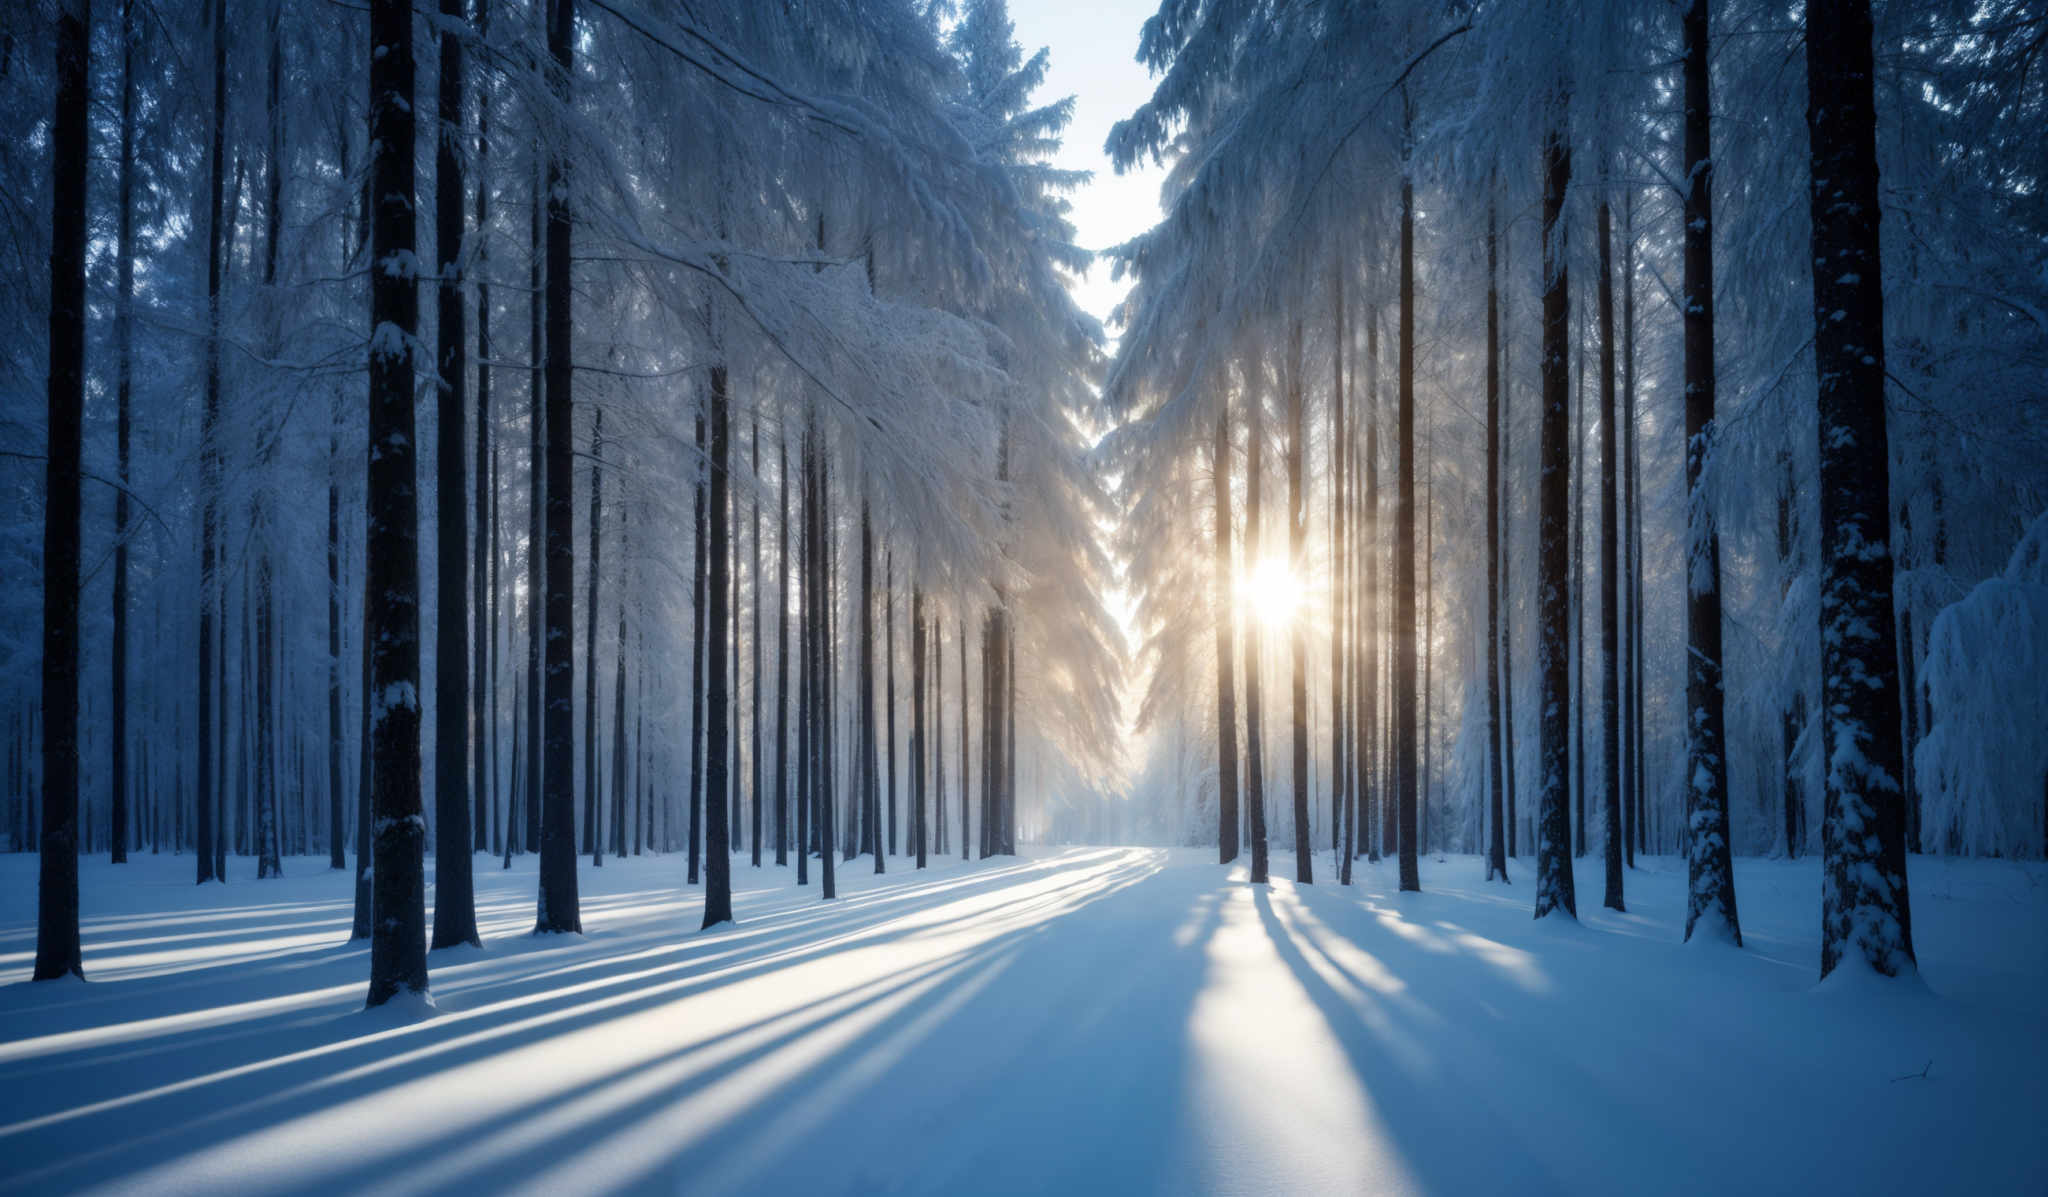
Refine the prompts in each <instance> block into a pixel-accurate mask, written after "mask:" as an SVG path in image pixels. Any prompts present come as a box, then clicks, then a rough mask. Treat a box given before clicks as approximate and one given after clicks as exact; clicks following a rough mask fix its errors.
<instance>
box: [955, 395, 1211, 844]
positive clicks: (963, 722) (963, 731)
mask: <svg viewBox="0 0 2048 1197" xmlns="http://www.w3.org/2000/svg"><path fill="white" fill-rule="evenodd" d="M1210 461H1211V468H1210V473H1211V479H1212V482H1213V484H1214V488H1215V495H1216V839H1217V856H1218V860H1219V861H1220V862H1221V863H1223V864H1229V863H1230V862H1231V861H1233V860H1236V859H1237V850H1238V846H1237V691H1236V679H1235V678H1234V676H1233V674H1234V673H1235V671H1236V658H1237V645H1236V642H1235V641H1236V637H1235V635H1234V631H1235V629H1234V621H1235V619H1236V618H1237V607H1236V603H1235V602H1234V596H1235V592H1236V587H1237V577H1236V574H1235V573H1234V571H1233V569H1232V566H1231V561H1230V399H1229V396H1228V395H1227V394H1226V395H1219V396H1218V397H1217V400H1216V437H1215V442H1214V445H1213V449H1212V452H1211V457H1210ZM963 651H964V649H963ZM961 680H962V683H963V684H964V683H965V681H966V674H965V673H964V672H963V673H962V674H961ZM966 730H967V729H966V723H965V721H964V719H963V721H962V724H961V734H962V735H965V734H966Z"/></svg>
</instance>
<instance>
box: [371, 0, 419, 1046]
mask: <svg viewBox="0 0 2048 1197" xmlns="http://www.w3.org/2000/svg"><path fill="white" fill-rule="evenodd" d="M412 23H413V14H412V6H411V5H410V4H407V3H404V2H403V0H372V3H371V6H370V45H371V47H372V49H371V53H370V147H371V149H370V194H371V196H372V197H373V198H372V207H371V211H372V213H373V217H372V222H371V226H370V257H371V270H370V327H371V328H372V329H373V330H375V331H374V332H373V333H372V335H371V337H370V416H369V486H368V505H367V509H366V512H365V521H366V522H365V527H366V535H367V539H366V542H365V548H366V551H365V553H364V557H365V564H366V566H367V575H368V595H369V597H368V601H367V606H366V609H365V611H364V619H363V635H364V638H365V640H366V641H367V642H368V644H369V646H370V649H369V652H370V685H369V690H370V693H371V694H373V695H375V696H376V697H375V700H374V702H373V703H372V706H371V711H370V721H369V727H368V735H369V737H370V740H371V758H372V781H371V787H372V795H373V798H372V802H373V806H374V812H375V816H376V820H375V825H374V827H373V834H374V836H375V840H376V848H375V859H376V862H377V867H376V874H375V879H374V881H373V883H372V884H373V886H374V889H375V893H374V896H373V905H374V909H375V911H376V917H375V919H373V920H372V927H371V934H370V992H369V998H368V1002H367V1004H368V1005H370V1006H381V1005H383V1004H384V1003H385V1002H387V1001H389V1000H391V999H392V998H393V997H396V996H398V995H399V994H403V993H416V994H420V995H422V996H424V995H425V994H426V992H427V920H426V862H425V853H426V841H427V836H426V826H425V820H424V817H423V816H424V813H425V812H424V808H423V806H422V804H421V801H420V699H419V693H420V616H419V592H420V576H419V497H418V492H417V491H416V490H415V489H414V487H415V480H416V478H417V476H418V474H417V470H418V465H417V460H416V456H415V448H414V446H415V445H416V443H417V442H416V441H415V439H414V436H413V432H414V427H413V422H414V421H413V415H414V413H413V407H414V397H413V396H414V386H413V377H414V375H413V369H414V366H413V351H412V346H413V344H414V339H415V338H416V337H417V336H418V333H419V323H420V309H419V279H418V266H417V264H416V261H417V260H416V255H415V252H414V251H415V248H416V245H417V240H416V229H415V222H416V219H417V217H416V214H415V210H414V206H413V198H414V187H413V179H414V169H415V168H414V165H413V139H414V117H413V113H414V110H415V104H414V87H413V72H414V62H413V38H412Z"/></svg>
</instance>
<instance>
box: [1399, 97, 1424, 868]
mask: <svg viewBox="0 0 2048 1197" xmlns="http://www.w3.org/2000/svg"><path fill="white" fill-rule="evenodd" d="M1402 107H1403V112H1402V120H1401V123H1402V129H1403V136H1404V138H1405V137H1406V130H1407V129H1408V127H1409V122H1410V117H1409V111H1408V107H1407V101H1406V97H1403V104H1402ZM1400 403H1401V410H1400V414H1399V415H1398V416H1397V417H1396V420H1397V423H1396V426H1395V428H1396V432H1395V436H1396V446H1397V447H1396V453H1397V455H1398V457H1399V466H1400V487H1399V489H1398V490H1397V491H1396V492H1395V500H1394V596H1393V597H1394V603H1393V608H1394V756H1395V762H1394V767H1395V783H1394V798H1395V802H1396V803H1397V804H1398V805H1397V810H1396V813H1397V817H1398V818H1399V820H1400V849H1401V862H1400V867H1401V888H1402V889H1403V890H1419V889H1421V888H1422V875H1421V872H1420V868H1419V866H1418V864H1417V861H1416V858H1415V852H1416V846H1417V845H1416V826H1415V782H1416V773H1415V649H1416V643H1415V180H1414V177H1413V167H1412V165H1411V164H1410V163H1409V162H1408V160H1407V156H1406V155H1405V154H1404V157H1403V161H1402V167H1401V399H1400Z"/></svg>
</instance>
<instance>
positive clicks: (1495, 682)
mask: <svg viewBox="0 0 2048 1197" xmlns="http://www.w3.org/2000/svg"><path fill="white" fill-rule="evenodd" d="M1498 219H1499V218H1498V214H1497V212H1496V210H1495V205H1494V198H1493V194H1492V191H1491V189H1490V188H1489V190H1488V194H1487V199H1486V744H1487V752H1486V812H1487V823H1488V826H1487V836H1486V879H1487V880H1488V881H1491V880H1493V878H1494V875H1495V874H1499V876H1500V879H1501V881H1502V882H1503V883H1506V882H1507V880H1508V857H1507V846H1506V839H1505V838H1504V836H1503V819H1502V813H1503V812H1502V809H1501V772H1502V757H1501V753H1502V748H1501V652H1500V631H1501V629H1500V587H1501V576H1500V562H1501V548H1502V546H1501V536H1500V488H1501V476H1500V465H1501V463H1500V447H1501V435H1500V433H1501V405H1500V244H1499V238H1498V231H1497V230H1498Z"/></svg>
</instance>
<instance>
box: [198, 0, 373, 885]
mask: <svg viewBox="0 0 2048 1197" xmlns="http://www.w3.org/2000/svg"><path fill="white" fill-rule="evenodd" d="M209 20H210V22H211V25H212V29H213V37H212V41H213V110H212V116H211V119H210V123H209V124H208V126H207V130H208V133H207V147H208V148H207V157H206V171H207V206H206V212H207V217H206V384H205V397H204V398H203V400H202V401H201V407H200V416H199V443H200V448H199V452H200V459H199V472H200V490H201V493H202V495H203V498H202V499H201V503H202V506H203V510H202V513H201V515H200V517H199V527H200V533H199V735H198V745H197V747H198V749H199V776H198V791H197V793H195V794H194V795H193V799H192V800H193V816H194V818H193V831H194V843H195V845H196V847H197V848H198V851H197V852H196V853H194V856H195V857H196V858H197V859H196V862H195V863H196V864H197V866H198V877H199V880H198V883H199V884H200V885H204V884H206V883H207V882H209V881H216V880H218V881H225V880H226V878H225V877H223V876H221V870H220V869H219V868H218V865H219V859H218V857H217V856H216V855H215V853H214V852H213V850H212V849H213V847H214V845H215V844H216V843H217V842H218V837H217V836H216V835H215V832H214V822H215V818H216V816H217V814H218V813H219V810H220V792H219V782H218V780H217V778H216V777H215V773H216V767H217V765H218V764H219V760H220V758H219V757H218V755H217V754H216V749H217V747H218V745H217V743H216V741H215V731H214V719H215V715H216V713H217V712H216V709H215V706H214V684H215V682H216V681H217V680H218V679H217V676H216V673H215V670H214V656H215V651H216V649H217V647H218V642H217V640H216V639H215V625H216V624H217V623H218V622H219V620H220V583H219V576H218V573H217V567H218V556H219V546H218V537H219V528H218V524H219V518H220V517H219V504H220V440H219V438H220V287H221V238H222V231H223V226H224V222H223V219H222V218H223V210H222V209H223V203H222V196H221V192H222V183H223V176H224V174H225V172H226V167H227V164H226V152H225V149H224V145H223V143H224V140H225V138H226V132H225V127H226V125H227V103H228V101H227V95H228V67H227V53H228V51H227V2H226V0H214V2H213V5H212V9H211V12H210V14H209ZM372 169H374V167H373V168H372Z"/></svg>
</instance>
